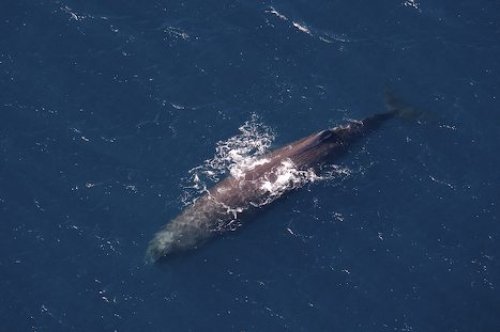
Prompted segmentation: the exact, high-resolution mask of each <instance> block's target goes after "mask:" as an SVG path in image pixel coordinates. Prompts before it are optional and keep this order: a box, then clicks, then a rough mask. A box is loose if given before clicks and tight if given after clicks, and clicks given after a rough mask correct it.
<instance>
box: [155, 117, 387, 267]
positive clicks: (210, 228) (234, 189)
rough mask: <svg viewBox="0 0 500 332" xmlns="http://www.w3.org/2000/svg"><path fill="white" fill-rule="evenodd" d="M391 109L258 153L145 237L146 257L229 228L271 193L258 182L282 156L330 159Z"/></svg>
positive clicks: (311, 165) (305, 164) (301, 166)
mask: <svg viewBox="0 0 500 332" xmlns="http://www.w3.org/2000/svg"><path fill="white" fill-rule="evenodd" d="M396 113H397V111H396V110H391V111H389V112H387V113H380V114H375V115H373V116H371V117H369V118H366V119H364V120H362V121H355V122H349V123H348V124H346V125H344V126H340V127H335V128H333V129H327V130H323V131H320V132H318V133H314V134H312V135H310V136H307V137H305V138H303V139H301V140H298V141H296V142H293V143H291V144H289V145H286V146H284V147H282V148H280V149H278V150H275V151H273V152H271V153H269V154H267V155H265V156H263V157H262V158H265V159H267V160H268V162H267V163H265V164H262V165H259V166H257V167H255V168H253V169H251V170H249V171H247V172H246V173H245V174H244V175H242V176H241V177H239V178H235V177H232V176H229V177H227V178H226V179H224V180H222V181H221V182H219V183H218V184H216V185H215V186H214V187H212V188H210V189H209V190H208V192H207V193H205V194H204V195H203V196H201V197H200V198H199V199H198V200H196V201H195V202H194V203H193V204H192V205H190V206H188V207H187V208H186V209H184V211H182V213H181V214H180V215H179V216H177V217H176V218H175V219H173V220H172V221H170V222H169V223H167V224H166V225H165V226H163V227H162V228H161V229H160V230H159V231H158V232H157V233H156V234H155V236H154V237H153V239H152V240H151V241H150V243H149V246H148V249H147V253H146V259H147V260H148V261H149V262H154V261H157V260H158V259H160V258H162V257H164V256H167V255H169V254H171V253H175V252H179V251H184V250H188V249H194V248H197V247H198V246H199V245H200V244H202V243H204V242H205V241H206V240H207V239H209V238H210V237H212V236H213V235H214V234H217V233H221V232H224V231H227V230H232V229H234V227H236V226H235V225H237V223H238V222H239V219H240V218H241V216H242V213H243V212H247V211H248V210H252V209H255V208H257V207H259V206H262V205H265V204H264V203H265V202H268V201H269V195H270V194H271V193H270V192H269V191H268V190H265V189H263V188H262V183H263V181H271V182H273V181H275V180H276V174H275V172H276V170H277V169H278V168H279V167H280V166H281V165H282V162H283V161H285V160H288V161H291V162H293V164H294V168H296V169H297V170H309V169H317V168H318V166H319V165H321V164H322V163H324V162H325V161H326V160H327V159H328V160H334V159H335V158H336V157H338V156H340V155H342V154H343V153H344V152H345V151H346V150H347V148H348V146H349V145H350V144H351V143H353V142H354V141H356V140H358V139H359V138H361V137H363V136H364V135H366V134H368V133H369V132H371V131H372V130H374V129H376V128H377V127H378V126H379V125H380V124H381V123H382V122H384V121H385V120H387V119H390V118H392V117H393V116H394V115H395V114H396ZM290 188H294V187H292V186H291V187H290ZM295 188H296V187H295ZM233 226H234V227H233Z"/></svg>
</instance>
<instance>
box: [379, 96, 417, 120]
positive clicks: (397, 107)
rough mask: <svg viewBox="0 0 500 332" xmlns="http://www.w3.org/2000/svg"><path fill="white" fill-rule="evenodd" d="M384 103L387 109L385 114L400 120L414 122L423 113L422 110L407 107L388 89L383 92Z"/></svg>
mask: <svg viewBox="0 0 500 332" xmlns="http://www.w3.org/2000/svg"><path fill="white" fill-rule="evenodd" d="M384 103H385V107H386V108H387V113H389V114H392V115H393V116H397V117H400V118H402V119H407V120H416V119H418V118H420V117H421V116H422V115H423V113H424V112H423V111H422V110H419V109H416V108H414V107H411V106H409V105H408V104H407V103H405V102H404V101H402V100H401V99H400V98H398V97H397V96H396V95H395V94H394V92H393V91H391V90H390V89H385V91H384Z"/></svg>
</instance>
